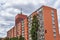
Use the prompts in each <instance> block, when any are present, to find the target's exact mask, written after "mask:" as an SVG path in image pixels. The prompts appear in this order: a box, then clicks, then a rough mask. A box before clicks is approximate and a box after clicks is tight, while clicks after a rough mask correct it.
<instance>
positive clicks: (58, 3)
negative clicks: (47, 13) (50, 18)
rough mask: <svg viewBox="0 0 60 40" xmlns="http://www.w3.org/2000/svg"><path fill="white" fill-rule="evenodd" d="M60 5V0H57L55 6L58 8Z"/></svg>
mask: <svg viewBox="0 0 60 40" xmlns="http://www.w3.org/2000/svg"><path fill="white" fill-rule="evenodd" d="M58 6H60V0H57V1H56V2H55V3H54V7H55V8H57V7H58Z"/></svg>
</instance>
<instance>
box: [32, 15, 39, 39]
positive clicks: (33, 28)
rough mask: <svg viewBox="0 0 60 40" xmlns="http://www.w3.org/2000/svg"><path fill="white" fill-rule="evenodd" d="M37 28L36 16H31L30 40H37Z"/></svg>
mask: <svg viewBox="0 0 60 40" xmlns="http://www.w3.org/2000/svg"><path fill="white" fill-rule="evenodd" d="M38 27H39V21H38V18H37V16H36V15H34V16H33V19H32V26H31V38H32V40H37V31H38Z"/></svg>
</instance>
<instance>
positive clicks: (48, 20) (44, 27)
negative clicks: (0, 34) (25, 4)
mask: <svg viewBox="0 0 60 40" xmlns="http://www.w3.org/2000/svg"><path fill="white" fill-rule="evenodd" d="M34 15H36V16H37V18H38V20H39V30H38V31H37V33H38V40H59V31H58V20H57V10H56V9H54V8H51V7H48V6H42V7H40V8H38V9H37V10H36V11H34V12H33V13H32V14H31V15H29V16H28V17H27V16H26V15H24V14H17V15H16V17H15V26H14V27H13V28H12V29H11V30H12V31H10V30H9V31H8V32H7V37H9V38H11V37H17V36H20V35H22V36H23V37H24V38H25V40H32V39H31V33H30V30H31V27H32V19H33V16H34Z"/></svg>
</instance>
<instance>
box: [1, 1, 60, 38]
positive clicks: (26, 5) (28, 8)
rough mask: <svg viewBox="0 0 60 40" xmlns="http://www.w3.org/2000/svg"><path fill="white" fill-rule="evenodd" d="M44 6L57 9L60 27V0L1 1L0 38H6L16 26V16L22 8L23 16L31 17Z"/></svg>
mask: <svg viewBox="0 0 60 40" xmlns="http://www.w3.org/2000/svg"><path fill="white" fill-rule="evenodd" d="M42 5H46V6H50V7H53V8H56V9H57V14H58V23H59V26H60V18H59V17H60V11H59V10H60V0H0V37H5V36H6V33H7V31H8V30H9V29H11V28H12V27H13V26H14V20H15V16H16V15H17V14H18V13H20V9H21V8H22V10H23V14H26V15H29V14H31V13H32V12H33V11H35V10H36V9H38V8H39V7H40V6H42ZM59 29H60V27H59Z"/></svg>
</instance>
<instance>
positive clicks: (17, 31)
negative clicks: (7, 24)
mask: <svg viewBox="0 0 60 40" xmlns="http://www.w3.org/2000/svg"><path fill="white" fill-rule="evenodd" d="M20 35H22V36H23V37H24V38H25V39H26V40H28V18H27V16H26V15H24V14H17V15H16V17H15V26H14V27H13V28H12V29H10V30H9V31H8V32H7V37H9V38H13V37H19V36H20Z"/></svg>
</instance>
